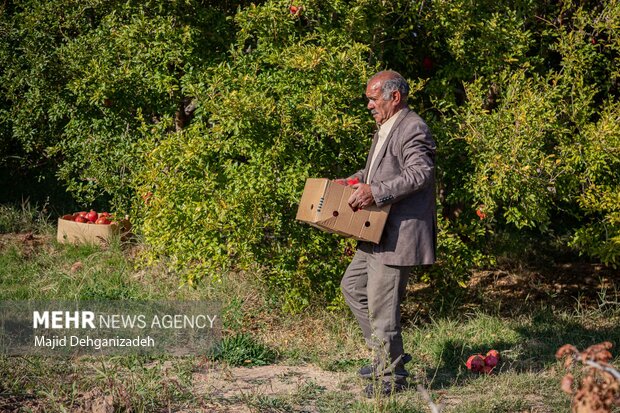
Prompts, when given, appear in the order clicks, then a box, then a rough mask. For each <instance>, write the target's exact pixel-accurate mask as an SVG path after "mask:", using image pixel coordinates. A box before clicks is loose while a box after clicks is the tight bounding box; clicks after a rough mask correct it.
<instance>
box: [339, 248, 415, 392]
mask: <svg viewBox="0 0 620 413" xmlns="http://www.w3.org/2000/svg"><path fill="white" fill-rule="evenodd" d="M410 272H411V267H400V266H390V265H384V264H382V263H380V262H378V261H377V259H376V257H374V256H373V255H372V254H370V253H367V252H364V251H361V250H359V249H358V250H357V252H356V253H355V256H354V257H353V261H351V264H349V267H348V268H347V270H346V271H345V273H344V276H343V277H342V282H341V283H340V288H341V289H342V293H343V294H344V299H345V301H346V303H347V304H348V305H349V308H350V309H351V311H352V312H353V315H354V316H355V318H356V319H357V321H358V323H359V325H360V327H361V328H362V333H363V334H364V338H365V339H366V344H367V345H368V347H370V349H371V350H372V351H373V357H374V361H373V367H374V368H375V371H376V372H377V373H376V374H377V376H384V379H385V380H391V379H395V380H404V379H405V378H406V377H407V376H408V375H409V374H408V373H407V370H405V367H404V363H403V362H402V361H401V359H402V357H403V354H404V351H403V337H402V334H401V324H400V303H401V301H402V299H403V297H404V295H405V288H406V287H407V281H408V279H409V273H410Z"/></svg>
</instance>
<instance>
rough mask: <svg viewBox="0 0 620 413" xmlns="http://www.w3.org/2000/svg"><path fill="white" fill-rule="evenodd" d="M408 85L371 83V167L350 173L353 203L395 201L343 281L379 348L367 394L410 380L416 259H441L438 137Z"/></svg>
mask: <svg viewBox="0 0 620 413" xmlns="http://www.w3.org/2000/svg"><path fill="white" fill-rule="evenodd" d="M408 94H409V85H408V84H407V81H406V80H405V79H404V78H403V77H402V76H401V75H400V74H398V73H397V72H394V71H383V72H379V73H377V74H376V75H374V76H373V77H372V78H371V79H370V80H369V81H368V84H367V87H366V97H367V98H368V109H369V110H370V113H371V115H372V116H373V118H374V119H375V121H376V122H377V124H378V126H379V130H378V131H377V132H376V133H375V136H374V138H373V140H372V145H371V147H370V152H369V154H368V159H367V161H366V167H365V168H364V169H362V170H360V171H358V172H356V173H355V174H353V175H352V176H350V177H349V179H353V178H357V179H358V180H359V182H360V183H358V184H355V185H353V186H352V188H354V189H355V190H356V191H355V192H354V193H353V194H352V195H351V197H350V199H349V200H348V202H349V205H350V206H351V208H353V209H356V208H365V207H368V206H370V205H373V204H375V205H377V206H379V207H381V206H384V205H391V209H390V213H389V216H388V219H387V222H386V224H385V228H384V231H383V235H382V237H381V240H380V242H379V244H371V243H368V242H360V243H359V245H358V248H357V251H356V253H355V256H354V257H353V260H352V262H351V264H350V265H349V267H348V268H347V270H346V272H345V274H344V277H343V278H342V282H341V285H340V286H341V289H342V292H343V294H344V297H345V300H346V302H347V304H348V305H349V308H350V309H351V311H352V312H353V314H354V315H355V318H356V319H357V321H358V322H359V325H360V327H361V329H362V333H363V334H364V338H365V339H366V344H367V345H368V346H369V347H370V348H371V350H372V351H373V362H372V364H371V365H368V366H365V367H362V368H361V369H360V371H359V374H360V376H362V377H364V378H368V379H372V381H371V382H370V384H368V386H367V387H366V388H365V390H364V391H365V393H366V395H367V396H368V397H373V396H374V395H377V394H385V395H387V394H391V393H392V392H397V391H400V390H403V389H404V388H405V387H406V378H407V376H408V375H409V374H408V372H407V370H406V369H405V363H406V362H408V361H409V360H411V356H409V355H408V354H405V352H404V349H403V339H402V335H401V323H400V304H401V301H402V299H403V296H404V293H405V288H406V285H407V280H408V278H409V273H410V271H411V268H412V266H414V265H424V264H432V263H433V262H434V261H435V244H436V214H435V164H434V163H435V148H436V147H435V142H434V141H433V139H432V138H431V133H430V131H429V129H428V126H427V125H426V124H425V123H424V121H423V120H422V118H420V116H418V114H416V113H415V112H413V111H412V110H410V109H409V107H408V105H407V97H408Z"/></svg>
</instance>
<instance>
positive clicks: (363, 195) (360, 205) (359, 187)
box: [347, 184, 375, 211]
mask: <svg viewBox="0 0 620 413" xmlns="http://www.w3.org/2000/svg"><path fill="white" fill-rule="evenodd" d="M351 188H353V189H355V192H353V194H352V195H351V196H350V197H349V200H348V201H347V202H348V204H349V206H350V207H351V208H352V209H353V211H357V210H358V209H364V208H366V207H368V206H370V205H372V204H374V203H375V198H374V197H373V196H372V191H371V190H370V185H368V184H355V185H352V186H351Z"/></svg>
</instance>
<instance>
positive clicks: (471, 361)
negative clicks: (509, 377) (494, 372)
mask: <svg viewBox="0 0 620 413" xmlns="http://www.w3.org/2000/svg"><path fill="white" fill-rule="evenodd" d="M465 366H467V368H468V369H469V370H471V371H475V372H480V371H482V369H483V368H484V357H482V354H474V355H473V356H470V357H469V358H468V359H467V362H466V363H465Z"/></svg>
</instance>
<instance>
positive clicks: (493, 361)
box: [484, 354, 499, 368]
mask: <svg viewBox="0 0 620 413" xmlns="http://www.w3.org/2000/svg"><path fill="white" fill-rule="evenodd" d="M498 362H499V360H498V358H497V357H495V356H494V355H492V354H489V355H487V356H486V357H485V358H484V364H485V365H486V366H488V367H491V368H493V367H495V366H497V363H498Z"/></svg>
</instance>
